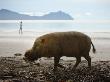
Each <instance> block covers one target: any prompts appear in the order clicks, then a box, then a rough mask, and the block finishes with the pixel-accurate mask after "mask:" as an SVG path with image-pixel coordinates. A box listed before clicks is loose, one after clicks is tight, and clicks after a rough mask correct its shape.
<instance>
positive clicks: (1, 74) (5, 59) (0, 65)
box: [0, 31, 110, 82]
mask: <svg viewBox="0 0 110 82" xmlns="http://www.w3.org/2000/svg"><path fill="white" fill-rule="evenodd" d="M46 33H49V32H35V31H25V32H24V33H23V35H19V34H18V33H17V31H12V32H1V33H0V81H6V82H16V81H17V82H18V81H19V82H27V81H29V82H41V81H38V79H39V78H40V77H44V79H45V80H46V81H43V82H107V81H110V54H109V53H110V33H107V32H106V33H97V32H96V33H86V34H87V35H89V36H90V37H91V39H92V41H93V43H94V45H95V48H96V50H97V52H96V54H93V53H92V51H90V56H91V58H92V69H91V70H89V69H88V68H87V61H85V59H84V58H82V62H81V64H80V65H79V66H78V68H77V69H76V70H75V71H74V70H72V66H73V65H74V63H75V58H67V57H62V58H61V59H63V60H61V61H60V63H61V64H62V65H64V66H65V67H66V69H60V68H59V69H58V72H57V73H56V74H53V71H52V70H53V60H50V59H42V60H41V61H40V66H38V65H32V66H30V65H28V64H26V63H24V61H23V60H22V56H23V55H22V56H21V57H20V58H16V57H14V54H15V53H21V54H24V53H25V51H26V50H27V49H30V48H31V47H32V45H33V43H34V41H35V39H36V38H37V37H39V36H41V35H43V34H46Z"/></svg>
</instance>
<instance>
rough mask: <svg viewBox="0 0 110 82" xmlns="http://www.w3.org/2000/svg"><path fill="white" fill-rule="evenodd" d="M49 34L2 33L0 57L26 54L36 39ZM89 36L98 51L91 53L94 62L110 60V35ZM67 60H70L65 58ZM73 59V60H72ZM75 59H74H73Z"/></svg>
mask: <svg viewBox="0 0 110 82" xmlns="http://www.w3.org/2000/svg"><path fill="white" fill-rule="evenodd" d="M46 33H49V32H36V31H24V33H23V35H19V34H18V31H11V32H8V31H7V32H1V33H0V56H3V57H10V56H11V57H13V56H14V54H15V53H21V54H24V53H25V51H26V50H27V49H30V48H31V47H32V45H33V43H34V41H35V39H36V38H37V37H39V36H41V35H44V34H46ZM85 34H87V35H89V36H90V37H91V39H92V41H93V43H94V45H95V48H96V50H97V53H96V54H93V53H92V52H90V55H91V57H92V61H107V60H110V54H109V53H110V33H109V32H105V33H103V32H94V33H89V32H88V33H85ZM63 58H64V59H65V60H66V59H69V58H65V57H63ZM70 59H72V58H70ZM73 59H74V58H73Z"/></svg>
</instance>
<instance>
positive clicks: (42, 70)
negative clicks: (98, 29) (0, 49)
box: [0, 57, 110, 82]
mask: <svg viewBox="0 0 110 82" xmlns="http://www.w3.org/2000/svg"><path fill="white" fill-rule="evenodd" d="M49 61H50V62H49ZM61 63H62V64H64V66H65V69H62V68H58V70H57V71H56V72H53V62H52V61H51V60H45V62H44V61H42V62H41V63H40V65H39V64H33V65H29V64H27V63H24V62H23V60H22V59H20V60H19V61H17V60H16V59H15V57H1V58H0V82H1V81H4V82H5V81H6V82H110V61H97V62H92V67H91V69H89V68H88V67H87V64H86V63H87V62H82V64H80V65H79V66H78V67H77V69H76V70H73V69H72V67H73V64H74V63H75V62H74V61H73V62H67V61H63V60H62V61H61Z"/></svg>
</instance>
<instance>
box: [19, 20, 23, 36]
mask: <svg viewBox="0 0 110 82" xmlns="http://www.w3.org/2000/svg"><path fill="white" fill-rule="evenodd" d="M22 26H23V25H22V21H21V22H20V28H19V34H23V31H22Z"/></svg>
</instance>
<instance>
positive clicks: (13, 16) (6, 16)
mask: <svg viewBox="0 0 110 82" xmlns="http://www.w3.org/2000/svg"><path fill="white" fill-rule="evenodd" d="M0 20H73V18H72V17H71V16H70V15H69V14H67V13H64V12H63V11H57V12H50V13H49V14H45V15H43V16H30V15H26V14H20V13H18V12H14V11H11V10H7V9H1V10H0Z"/></svg>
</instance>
